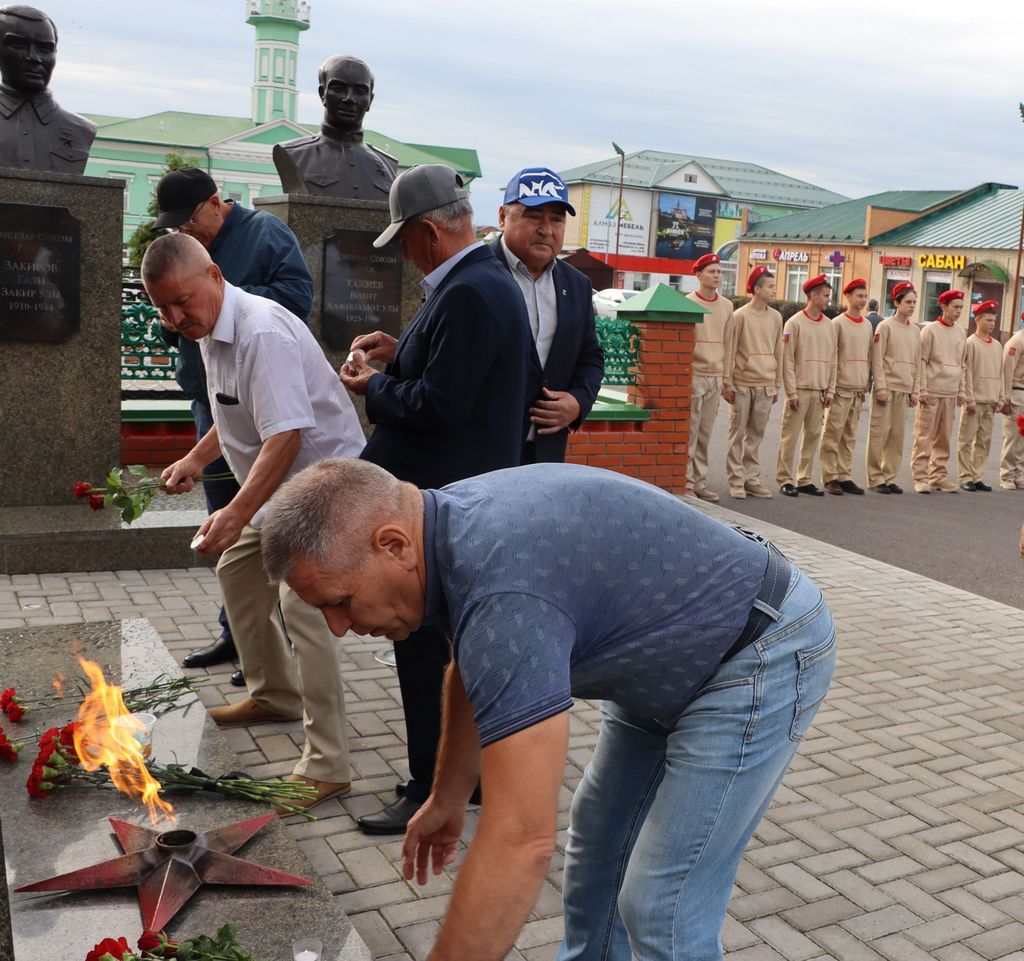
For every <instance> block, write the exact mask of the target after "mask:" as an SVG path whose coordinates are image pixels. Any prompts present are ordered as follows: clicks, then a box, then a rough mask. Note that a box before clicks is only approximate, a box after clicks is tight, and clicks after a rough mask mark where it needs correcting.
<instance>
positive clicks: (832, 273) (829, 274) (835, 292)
mask: <svg viewBox="0 0 1024 961" xmlns="http://www.w3.org/2000/svg"><path fill="white" fill-rule="evenodd" d="M822 273H823V274H824V275H825V277H826V278H827V279H828V282H829V283H830V284H831V285H832V299H831V301H829V302H830V303H831V304H832V306H833V307H838V306H839V298H840V297H842V295H843V270H842V268H841V267H833V266H832V265H831V264H829V265H828V266H827V267H826V268H825V269H824V270H822Z"/></svg>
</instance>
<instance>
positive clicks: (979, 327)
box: [956, 300, 1006, 491]
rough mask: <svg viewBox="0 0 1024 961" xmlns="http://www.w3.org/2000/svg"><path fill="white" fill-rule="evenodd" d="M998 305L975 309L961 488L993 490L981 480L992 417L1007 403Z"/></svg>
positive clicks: (959, 455)
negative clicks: (997, 327)
mask: <svg viewBox="0 0 1024 961" xmlns="http://www.w3.org/2000/svg"><path fill="white" fill-rule="evenodd" d="M998 312H999V304H997V303H996V302H995V301H994V300H986V301H985V302H984V303H981V304H978V305H977V306H976V307H975V308H974V323H975V330H974V334H973V335H972V336H970V337H968V338H967V350H966V353H965V356H964V409H963V410H962V411H961V412H960V431H959V433H958V434H957V439H956V460H957V468H958V471H959V474H960V487H961V488H962V489H963V490H965V491H990V490H992V488H991V487H989V486H988V484H986V483H985V482H984V481H983V480H982V479H981V475H982V474H983V473H984V472H985V465H986V464H987V463H988V454H989V451H990V450H991V448H992V415H993V414H995V413H996V412H997V411H1002V410H1003V407H1004V405H1005V403H1006V396H1005V394H1004V391H1003V348H1002V346H1001V345H1000V343H999V341H998V340H996V339H995V338H994V337H993V336H992V328H993V327H994V326H995V322H996V315H997V314H998Z"/></svg>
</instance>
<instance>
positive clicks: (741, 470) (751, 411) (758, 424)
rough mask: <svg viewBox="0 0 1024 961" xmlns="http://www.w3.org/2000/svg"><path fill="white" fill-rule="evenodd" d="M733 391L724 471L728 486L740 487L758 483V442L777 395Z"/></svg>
mask: <svg viewBox="0 0 1024 961" xmlns="http://www.w3.org/2000/svg"><path fill="white" fill-rule="evenodd" d="M733 389H734V391H735V392H736V399H735V400H734V401H733V402H732V406H731V407H730V408H729V449H728V451H727V452H726V455H725V467H726V470H727V471H728V472H729V486H730V487H743V486H744V485H745V484H753V483H760V480H761V460H760V447H761V441H762V440H763V439H764V431H765V428H766V427H767V426H768V417H769V415H770V414H771V412H772V398H773V397H774V396H775V395H776V393H778V392H777V391H776V389H775V388H774V387H734V388H733Z"/></svg>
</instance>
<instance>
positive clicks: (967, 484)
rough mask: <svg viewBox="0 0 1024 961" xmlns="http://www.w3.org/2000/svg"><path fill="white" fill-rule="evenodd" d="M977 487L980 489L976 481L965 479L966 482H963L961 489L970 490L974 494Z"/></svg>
mask: <svg viewBox="0 0 1024 961" xmlns="http://www.w3.org/2000/svg"><path fill="white" fill-rule="evenodd" d="M977 489H978V485H977V484H975V483H974V481H964V483H962V484H961V485H960V490H962V491H970V492H971V493H972V494H973V493H974V492H975V491H976V490H977Z"/></svg>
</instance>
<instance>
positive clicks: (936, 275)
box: [917, 270, 953, 324]
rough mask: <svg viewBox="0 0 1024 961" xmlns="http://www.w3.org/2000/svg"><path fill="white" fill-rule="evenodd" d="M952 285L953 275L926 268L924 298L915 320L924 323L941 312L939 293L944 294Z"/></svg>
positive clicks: (933, 318)
mask: <svg viewBox="0 0 1024 961" xmlns="http://www.w3.org/2000/svg"><path fill="white" fill-rule="evenodd" d="M952 286H953V275H952V274H950V273H948V272H947V271H942V270H939V271H937V270H926V271H925V272H924V300H923V303H922V306H921V310H920V311H919V312H918V317H917V322H918V323H919V324H926V323H928V321H930V320H935V318H936V317H938V316H939V314H941V313H942V308H941V307H939V294H944V293H945V292H946V291H947V290H949V289H950V287H952Z"/></svg>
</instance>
